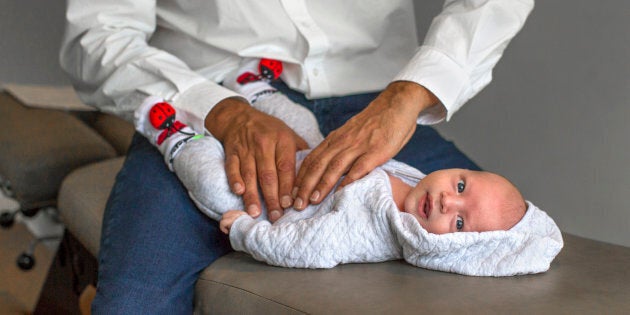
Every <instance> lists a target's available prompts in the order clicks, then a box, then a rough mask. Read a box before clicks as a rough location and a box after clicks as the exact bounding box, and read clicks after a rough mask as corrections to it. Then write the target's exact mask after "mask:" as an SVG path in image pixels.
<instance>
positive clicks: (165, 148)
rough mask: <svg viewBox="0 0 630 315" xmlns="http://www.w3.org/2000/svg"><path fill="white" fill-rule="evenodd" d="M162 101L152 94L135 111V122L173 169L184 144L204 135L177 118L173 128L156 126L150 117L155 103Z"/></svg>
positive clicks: (137, 127) (139, 130) (137, 128)
mask: <svg viewBox="0 0 630 315" xmlns="http://www.w3.org/2000/svg"><path fill="white" fill-rule="evenodd" d="M162 102H164V100H163V99H161V98H158V97H153V96H150V97H148V98H146V99H145V100H144V102H142V105H140V107H138V109H137V110H136V112H135V113H134V123H135V125H136V130H138V132H140V133H141V134H142V135H144V136H145V137H146V138H147V139H148V140H149V142H151V144H153V145H154V146H155V147H156V148H157V149H158V150H159V151H160V153H162V155H163V156H164V162H165V163H166V165H167V166H168V167H169V169H170V170H171V171H172V170H173V160H174V159H175V156H176V155H177V153H178V152H179V151H180V150H181V149H182V148H183V146H184V144H186V143H187V142H188V141H191V140H195V139H199V138H201V137H203V136H202V135H200V134H197V133H195V131H194V130H193V129H192V128H190V127H188V125H186V124H184V123H183V122H181V121H179V120H176V119H175V120H174V123H173V126H172V127H171V128H162V129H158V128H155V127H154V126H153V125H152V124H151V120H150V118H149V115H150V111H151V109H153V106H154V105H156V104H158V103H162ZM175 114H176V113H175ZM176 117H177V116H175V118H176Z"/></svg>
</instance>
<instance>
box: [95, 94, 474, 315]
mask: <svg viewBox="0 0 630 315" xmlns="http://www.w3.org/2000/svg"><path fill="white" fill-rule="evenodd" d="M276 87H277V88H279V89H280V90H281V91H282V92H283V93H285V94H286V95H287V96H289V97H290V98H291V99H293V100H294V101H296V102H298V103H300V104H303V105H304V106H306V107H307V108H309V109H310V110H311V111H313V112H314V113H315V116H316V117H317V118H318V121H319V122H320V128H321V130H322V132H323V133H324V134H327V133H328V132H330V131H332V130H334V129H335V128H337V127H338V126H340V125H342V124H343V123H344V122H345V121H346V120H348V119H349V118H350V117H352V116H353V115H354V114H356V113H357V112H359V111H360V110H361V109H363V108H364V107H365V106H366V105H367V104H369V102H370V101H371V100H372V99H373V98H374V97H375V96H376V95H377V94H375V93H370V94H362V95H355V96H347V97H337V98H327V99H320V100H313V101H309V100H306V99H305V98H304V96H303V95H302V94H300V93H297V92H294V91H291V90H289V89H288V88H287V87H286V86H285V85H284V84H281V83H278V84H276ZM396 159H399V160H400V161H404V162H406V163H409V164H410V165H413V166H415V167H417V168H419V169H420V170H422V171H423V172H425V173H429V172H431V171H433V170H436V169H441V168H451V167H461V168H470V169H478V167H477V166H476V165H475V164H474V163H473V162H472V161H470V160H469V159H468V158H467V157H466V156H465V155H463V154H462V153H461V152H460V151H459V150H457V148H456V147H455V146H454V145H453V144H452V143H450V142H448V141H445V140H444V139H443V138H442V137H440V135H439V134H438V133H437V132H436V131H435V130H434V129H432V128H430V127H424V126H418V129H417V131H416V133H415V135H414V136H413V138H412V139H411V141H410V143H409V144H408V145H407V146H406V147H405V149H404V150H402V152H400V153H399V154H398V155H397V156H396ZM229 251H231V248H230V245H229V239H228V238H227V237H226V236H225V235H224V234H223V233H221V232H220V230H219V227H218V224H217V222H215V221H213V220H211V219H209V218H208V217H206V216H205V215H204V214H202V213H201V211H198V210H197V208H196V207H195V205H194V204H193V203H192V201H191V200H190V199H189V198H188V195H187V192H186V190H185V189H184V187H183V186H182V185H181V183H180V182H179V180H178V179H177V177H176V176H175V174H174V173H172V172H170V171H169V170H168V168H167V167H166V165H165V164H164V160H163V158H162V156H161V154H160V153H159V152H158V151H157V149H155V148H154V147H153V146H152V145H151V144H150V143H149V142H148V141H147V140H146V139H145V138H144V137H143V136H141V135H140V134H136V135H134V138H133V141H132V144H131V147H130V148H129V152H128V155H127V159H126V160H125V163H124V166H123V168H122V170H121V171H120V173H119V174H118V176H117V178H116V184H115V185H114V188H113V190H112V192H111V195H110V198H109V200H108V203H107V206H106V209H105V214H104V218H103V230H102V236H101V247H100V252H99V278H98V290H97V294H96V298H95V299H94V301H93V304H92V310H93V312H94V313H95V314H191V313H192V309H193V292H194V285H195V282H196V280H197V277H198V275H199V273H200V272H201V271H202V270H203V269H204V268H206V267H207V266H208V265H209V264H211V263H212V262H213V261H214V260H216V259H217V258H219V257H221V256H222V255H224V254H226V253H228V252H229ZM216 303H221V301H216Z"/></svg>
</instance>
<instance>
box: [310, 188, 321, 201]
mask: <svg viewBox="0 0 630 315" xmlns="http://www.w3.org/2000/svg"><path fill="white" fill-rule="evenodd" d="M318 199H319V191H318V190H316V191H314V192H313V194H311V198H310V199H309V200H310V201H313V202H315V201H317V200H318Z"/></svg>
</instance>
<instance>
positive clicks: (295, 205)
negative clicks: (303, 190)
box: [293, 197, 303, 209]
mask: <svg viewBox="0 0 630 315" xmlns="http://www.w3.org/2000/svg"><path fill="white" fill-rule="evenodd" d="M302 203H303V201H302V198H300V197H297V198H295V203H293V208H296V209H300V208H302Z"/></svg>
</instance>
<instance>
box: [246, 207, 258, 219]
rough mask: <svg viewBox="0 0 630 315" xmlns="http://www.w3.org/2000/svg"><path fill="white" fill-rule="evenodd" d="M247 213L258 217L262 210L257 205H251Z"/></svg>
mask: <svg viewBox="0 0 630 315" xmlns="http://www.w3.org/2000/svg"><path fill="white" fill-rule="evenodd" d="M247 213H249V215H251V216H253V217H256V216H258V215H259V214H260V209H258V206H257V205H249V207H247Z"/></svg>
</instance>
